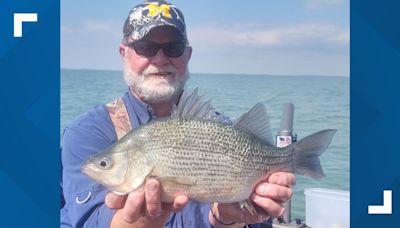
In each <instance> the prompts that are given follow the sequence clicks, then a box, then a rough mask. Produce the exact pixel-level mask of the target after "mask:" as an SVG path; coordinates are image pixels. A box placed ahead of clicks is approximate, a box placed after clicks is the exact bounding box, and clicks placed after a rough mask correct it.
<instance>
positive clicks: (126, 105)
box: [60, 1, 295, 228]
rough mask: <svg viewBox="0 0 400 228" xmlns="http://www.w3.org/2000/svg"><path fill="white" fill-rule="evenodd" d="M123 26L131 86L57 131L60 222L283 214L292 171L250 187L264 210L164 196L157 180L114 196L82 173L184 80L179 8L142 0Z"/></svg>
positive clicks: (222, 219) (204, 221) (155, 223)
mask: <svg viewBox="0 0 400 228" xmlns="http://www.w3.org/2000/svg"><path fill="white" fill-rule="evenodd" d="M123 32H124V38H123V41H122V44H121V45H120V47H119V52H120V55H121V57H122V59H123V62H124V68H125V69H124V77H125V81H126V83H127V84H128V86H129V91H128V92H127V93H126V94H125V95H124V96H122V97H121V98H119V99H117V100H116V101H115V102H113V103H110V104H108V105H105V106H104V105H100V106H96V107H94V108H93V109H91V110H89V111H88V112H87V113H84V114H82V115H80V116H79V117H78V118H77V119H75V120H74V121H73V122H72V123H71V124H70V125H69V126H68V127H67V128H66V129H65V131H64V134H63V139H62V166H63V173H62V189H63V201H65V203H63V205H62V208H61V212H60V216H61V227H113V228H117V227H164V226H165V227H211V226H213V227H216V228H217V227H243V226H244V225H245V224H254V223H259V222H261V221H263V220H265V219H266V218H267V216H266V215H268V217H269V216H270V217H277V216H280V215H282V213H283V211H284V207H283V206H282V203H283V202H285V201H287V200H288V199H289V198H290V197H291V195H292V190H291V187H292V186H293V185H294V182H295V177H294V175H293V174H291V173H284V172H280V173H274V174H272V175H270V176H269V177H267V176H266V177H265V179H264V180H263V181H261V182H260V183H259V184H258V185H257V186H256V188H255V190H254V193H253V194H252V195H251V200H252V202H253V203H254V205H256V206H257V207H258V209H259V210H261V211H263V212H264V213H263V214H265V215H253V214H251V213H249V212H245V211H244V210H242V209H241V208H240V207H239V204H237V203H232V204H220V203H214V204H202V203H196V202H192V201H190V200H189V199H188V198H187V196H185V195H178V196H176V198H175V199H174V201H173V202H172V203H168V204H167V203H162V202H161V200H160V196H161V185H160V182H159V181H158V180H156V179H149V180H148V181H147V182H146V183H145V184H144V186H141V187H139V188H138V189H137V190H135V191H133V192H131V193H129V194H128V195H126V196H118V195H116V194H114V193H109V192H108V190H107V189H106V188H105V187H103V186H101V185H99V184H97V183H96V182H94V181H92V180H90V179H89V178H88V177H87V176H85V175H84V174H83V173H81V171H80V166H81V164H83V162H85V161H86V160H87V159H88V158H89V157H90V156H92V155H94V154H96V153H99V152H101V151H103V150H104V149H105V148H107V147H108V146H110V145H111V144H113V143H115V142H116V141H117V140H118V139H119V138H120V137H122V136H123V135H124V134H126V133H127V131H129V130H130V129H131V128H137V127H139V126H140V125H142V124H145V123H147V122H149V121H151V120H154V119H156V118H161V117H166V116H169V115H170V113H171V109H172V106H173V104H174V103H177V102H178V99H179V95H180V94H181V92H182V91H183V87H184V85H185V83H186V80H187V79H188V75H189V73H188V62H189V59H190V57H191V54H192V48H191V47H190V46H189V43H188V39H187V35H186V27H185V22H184V18H183V15H182V13H181V11H180V10H179V9H178V8H176V7H175V6H173V5H170V4H169V3H167V2H164V1H152V2H145V3H143V4H140V5H138V6H136V7H135V8H133V9H132V10H131V12H130V13H129V16H128V18H127V20H126V22H125V25H124V30H123ZM220 117H221V118H220V119H221V120H223V119H224V118H223V117H222V116H220ZM237 184H238V185H239V184H241V183H237ZM255 227H257V226H255Z"/></svg>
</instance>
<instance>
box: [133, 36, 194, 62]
mask: <svg viewBox="0 0 400 228" xmlns="http://www.w3.org/2000/svg"><path fill="white" fill-rule="evenodd" d="M127 45H128V46H129V47H131V48H133V49H134V50H135V52H136V54H138V55H141V56H143V57H146V58H149V57H153V56H155V55H156V54H157V52H158V50H160V48H161V49H162V50H163V52H164V55H166V56H168V57H172V58H177V57H179V56H181V55H182V54H183V52H184V51H185V48H186V43H185V42H183V41H173V42H168V43H163V44H158V43H154V42H152V41H144V40H143V41H135V42H131V43H128V44H127Z"/></svg>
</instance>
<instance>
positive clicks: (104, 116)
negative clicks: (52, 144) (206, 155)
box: [60, 92, 211, 228]
mask: <svg viewBox="0 0 400 228" xmlns="http://www.w3.org/2000/svg"><path fill="white" fill-rule="evenodd" d="M122 99H123V101H124V104H125V106H126V109H127V111H128V115H129V118H130V121H131V125H132V128H137V127H139V126H140V125H142V124H145V123H147V122H149V121H150V120H152V119H154V118H155V116H154V114H153V112H152V111H151V108H150V106H148V105H147V104H146V103H144V102H142V101H140V100H139V99H137V98H136V97H135V96H133V95H132V94H131V93H130V92H127V93H125V95H124V96H123V97H122ZM116 141H117V135H116V132H115V129H114V126H113V123H112V122H111V118H110V116H109V114H108V111H107V109H106V107H105V106H104V105H98V106H95V107H94V108H92V109H91V110H89V111H88V112H86V113H84V114H82V115H80V116H78V117H77V118H76V119H75V120H73V121H72V122H71V123H70V124H69V126H68V127H67V128H66V129H65V130H64V133H63V137H62V149H61V163H62V179H61V188H62V196H61V202H62V205H61V210H60V224H61V225H60V226H61V227H62V228H66V227H96V228H97V227H99V228H103V227H104V228H105V227H107V228H108V227H109V226H110V222H111V219H112V216H113V215H114V213H115V210H112V209H109V208H108V207H107V206H106V205H105V204H104V198H105V195H106V194H107V192H108V190H107V188H106V187H104V186H102V185H100V184H98V183H97V182H95V181H93V180H92V179H90V178H89V177H88V176H86V175H85V174H83V173H82V172H81V170H80V167H81V165H82V164H83V163H84V162H85V161H86V160H88V159H89V158H90V157H91V156H93V155H95V154H97V153H100V152H102V151H103V150H105V149H106V148H107V147H109V146H110V145H112V144H113V143H115V142H116ZM209 211H210V204H209V203H197V202H192V201H190V202H189V204H188V205H187V206H186V207H185V208H184V209H183V210H182V211H181V212H178V213H173V214H172V215H171V216H170V218H169V220H168V221H167V223H166V224H165V227H168V228H191V227H193V228H194V227H211V225H210V223H209V220H208V213H209Z"/></svg>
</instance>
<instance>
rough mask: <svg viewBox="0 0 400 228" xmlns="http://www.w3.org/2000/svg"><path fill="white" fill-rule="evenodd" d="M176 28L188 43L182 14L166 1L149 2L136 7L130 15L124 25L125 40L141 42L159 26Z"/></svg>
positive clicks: (155, 0)
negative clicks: (130, 39) (129, 38)
mask: <svg viewBox="0 0 400 228" xmlns="http://www.w3.org/2000/svg"><path fill="white" fill-rule="evenodd" d="M166 25H167V26H172V27H174V28H176V29H177V30H178V31H179V32H180V33H181V35H182V37H183V39H184V40H185V41H186V42H187V35H186V25H185V19H184V18H183V14H182V12H181V11H180V10H179V9H178V8H177V7H176V6H174V5H172V4H170V3H168V2H166V1H165V0H148V1H146V2H144V3H142V4H139V5H137V6H135V7H134V8H133V9H132V10H131V11H130V12H129V15H128V18H127V19H126V21H125V25H124V30H123V32H124V39H126V38H128V37H131V38H132V39H133V40H140V39H142V38H143V37H144V36H145V35H147V34H148V33H149V32H150V30H151V29H153V28H155V27H159V26H166Z"/></svg>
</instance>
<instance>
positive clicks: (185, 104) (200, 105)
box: [171, 88, 215, 120]
mask: <svg viewBox="0 0 400 228" xmlns="http://www.w3.org/2000/svg"><path fill="white" fill-rule="evenodd" d="M214 116H215V110H214V108H213V107H212V105H211V100H206V99H205V96H204V95H202V96H199V94H198V88H196V89H195V90H194V91H193V92H192V93H190V92H188V91H187V90H184V91H183V93H182V95H181V98H180V99H179V103H178V105H177V106H174V108H173V110H172V113H171V117H180V118H192V119H209V120H212V119H214Z"/></svg>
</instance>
